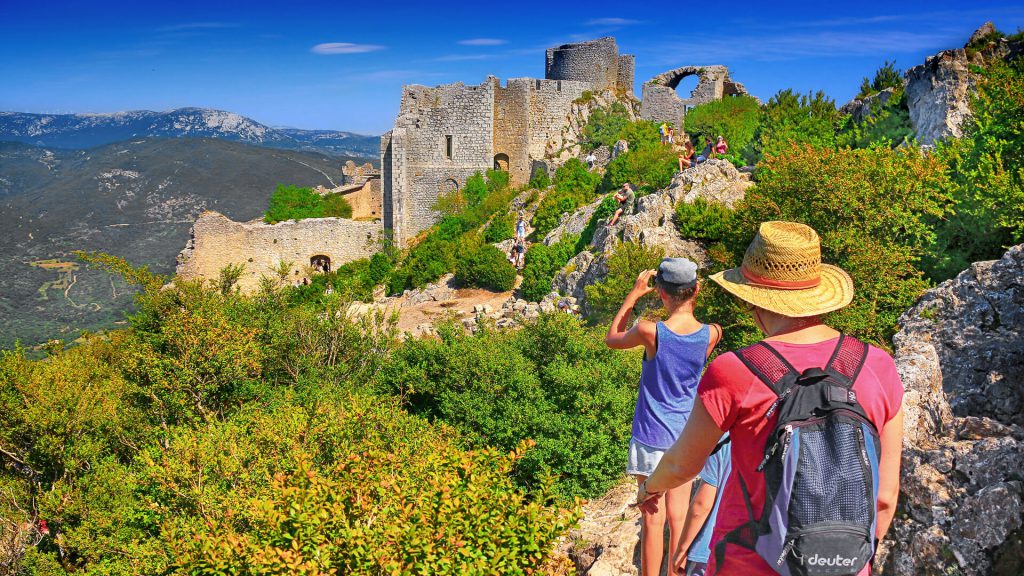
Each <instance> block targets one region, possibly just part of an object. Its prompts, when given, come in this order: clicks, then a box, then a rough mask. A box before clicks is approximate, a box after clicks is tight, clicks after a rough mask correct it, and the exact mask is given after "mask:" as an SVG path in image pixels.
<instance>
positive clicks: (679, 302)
mask: <svg viewBox="0 0 1024 576" xmlns="http://www.w3.org/2000/svg"><path fill="white" fill-rule="evenodd" d="M652 280H653V285H652ZM653 291H657V293H658V296H660V297H661V302H662V304H663V305H664V306H665V309H666V310H667V311H668V318H666V319H665V320H664V321H663V322H657V323H655V322H651V321H648V320H640V321H638V322H637V323H636V324H634V325H633V327H632V328H630V327H629V321H630V317H631V315H632V313H633V307H634V306H635V305H636V303H637V301H638V300H640V298H642V297H643V296H645V295H646V294H649V293H650V292H653ZM698 291H699V286H698V283H697V265H696V264H694V263H693V262H691V261H690V260H688V259H686V258H665V259H664V260H662V261H661V264H660V265H659V266H658V269H657V270H645V271H643V272H641V273H640V276H638V277H637V279H636V283H635V284H634V285H633V289H632V290H630V292H629V294H628V295H627V296H626V300H625V301H624V302H623V303H622V307H621V308H620V309H619V313H618V314H617V315H616V316H615V319H614V320H612V324H611V326H610V327H609V328H608V335H607V336H605V340H604V341H605V344H606V345H607V346H608V347H609V348H617V349H625V348H636V347H639V346H643V347H644V361H643V365H642V368H641V371H640V387H639V388H640V389H639V397H638V398H637V403H636V412H635V414H634V416H633V437H632V438H631V439H630V441H629V463H628V465H627V467H626V473H627V474H630V475H633V476H635V477H636V480H637V484H638V485H642V484H643V482H644V481H645V480H646V479H647V477H648V476H650V474H651V472H653V471H654V468H655V467H656V466H657V465H658V462H659V461H660V460H661V456H662V454H664V453H665V451H666V450H668V448H669V447H670V446H672V443H673V442H675V440H676V438H677V437H678V436H679V433H680V432H682V430H683V426H684V425H685V424H686V419H687V418H688V417H689V416H690V409H691V408H692V407H693V401H694V397H695V396H696V393H697V383H698V382H699V381H700V375H701V371H702V370H703V368H704V363H705V362H706V361H707V358H708V355H710V354H711V351H712V350H713V349H714V347H715V344H717V343H718V341H719V340H720V339H721V337H722V329H721V328H720V327H719V326H718V325H717V324H713V325H710V326H709V325H707V324H703V323H701V322H700V321H698V320H697V319H696V318H694V316H693V306H694V302H695V300H696V297H697V292H698ZM663 496H664V498H665V506H663V507H661V506H659V507H658V509H657V512H655V513H651V514H648V513H647V512H644V513H643V527H642V531H641V535H640V540H641V554H640V568H641V574H642V575H643V576H656V575H657V574H659V573H660V571H661V566H662V563H663V560H664V558H665V550H664V541H663V539H662V537H661V535H662V534H664V530H665V521H666V520H667V521H668V524H669V534H670V538H669V546H670V548H669V550H670V551H671V552H674V551H675V549H676V548H677V547H678V546H679V541H680V538H681V536H682V528H683V523H684V521H685V519H686V511H687V507H688V504H689V498H690V484H685V485H683V486H679V487H677V488H674V489H672V490H669V491H668V492H667V493H665V494H664V495H663ZM648 535H650V536H648Z"/></svg>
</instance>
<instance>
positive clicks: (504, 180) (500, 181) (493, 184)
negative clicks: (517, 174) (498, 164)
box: [487, 170, 508, 194]
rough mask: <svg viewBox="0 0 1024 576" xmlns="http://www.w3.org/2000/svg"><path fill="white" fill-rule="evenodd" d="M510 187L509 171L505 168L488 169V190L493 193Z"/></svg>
mask: <svg viewBox="0 0 1024 576" xmlns="http://www.w3.org/2000/svg"><path fill="white" fill-rule="evenodd" d="M505 188H508V172H505V171H503V170H488V171H487V191H488V192H489V193H491V194H494V193H497V192H501V191H502V190H504V189H505Z"/></svg>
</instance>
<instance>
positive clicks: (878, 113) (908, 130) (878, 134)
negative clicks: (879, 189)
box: [837, 89, 915, 148]
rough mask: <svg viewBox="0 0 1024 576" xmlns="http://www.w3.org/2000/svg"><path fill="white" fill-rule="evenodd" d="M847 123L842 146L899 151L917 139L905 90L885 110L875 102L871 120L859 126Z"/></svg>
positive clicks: (840, 135) (841, 133) (840, 141)
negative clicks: (894, 149) (897, 148)
mask: <svg viewBox="0 0 1024 576" xmlns="http://www.w3.org/2000/svg"><path fill="white" fill-rule="evenodd" d="M845 122H846V125H845V126H843V127H841V128H840V130H839V133H838V137H837V144H838V145H839V146H849V147H851V148H871V147H872V146H888V147H890V148H896V147H897V146H901V145H903V144H905V143H907V142H909V141H912V140H913V139H914V138H915V132H914V127H913V126H912V125H911V123H910V110H909V109H908V108H907V104H906V94H905V93H904V92H903V90H902V89H901V90H899V91H898V92H896V93H895V94H894V95H893V96H892V97H891V98H890V99H889V101H888V102H886V103H885V105H884V106H883V105H881V104H879V103H877V102H875V103H874V104H873V105H872V106H871V113H870V115H868V117H867V118H865V119H863V120H861V121H860V122H855V121H853V119H852V118H850V117H847V119H846V120H845Z"/></svg>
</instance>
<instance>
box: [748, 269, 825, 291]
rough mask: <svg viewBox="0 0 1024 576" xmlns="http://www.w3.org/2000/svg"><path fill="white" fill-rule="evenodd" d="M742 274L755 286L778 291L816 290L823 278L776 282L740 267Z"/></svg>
mask: <svg viewBox="0 0 1024 576" xmlns="http://www.w3.org/2000/svg"><path fill="white" fill-rule="evenodd" d="M740 274H743V277H744V278H746V279H747V280H748V281H749V282H750V284H751V285H753V286H763V287H765V288H776V289H778V290H803V289H805V288H814V287H816V286H818V285H819V284H821V276H815V277H814V278H808V279H806V280H775V279H772V278H765V277H764V276H760V275H758V274H755V273H753V272H751V271H750V270H748V269H747V267H746V266H740Z"/></svg>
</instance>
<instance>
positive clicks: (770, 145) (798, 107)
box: [743, 89, 841, 164]
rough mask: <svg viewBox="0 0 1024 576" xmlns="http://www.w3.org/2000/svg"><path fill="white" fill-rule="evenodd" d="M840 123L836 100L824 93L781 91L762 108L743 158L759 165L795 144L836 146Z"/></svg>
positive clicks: (824, 146) (749, 162)
mask: <svg viewBox="0 0 1024 576" xmlns="http://www.w3.org/2000/svg"><path fill="white" fill-rule="evenodd" d="M840 122H841V118H840V114H839V112H838V111H837V110H836V103H835V101H834V100H832V99H831V98H828V97H827V96H826V95H825V93H824V92H821V91H818V92H816V93H814V94H807V95H799V94H796V93H795V92H793V91H792V90H789V89H786V90H780V91H779V92H778V93H777V94H775V96H772V97H771V99H769V100H768V104H766V105H765V107H764V108H763V109H762V111H761V123H760V124H759V125H758V129H757V131H756V133H755V134H754V139H753V140H752V141H751V143H750V145H749V146H748V147H747V148H746V149H744V151H743V157H744V159H745V160H746V162H747V164H756V163H757V162H759V161H760V160H761V159H762V158H763V157H764V156H767V155H769V154H771V155H778V154H780V153H782V152H785V151H786V150H788V149H789V148H790V147H791V146H792V145H793V144H808V145H810V146H814V147H815V148H835V146H836V130H837V128H838V126H839V124H840Z"/></svg>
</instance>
